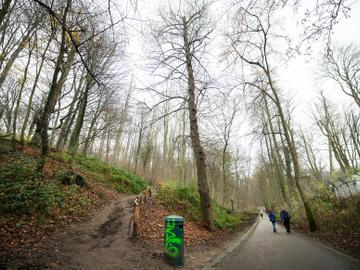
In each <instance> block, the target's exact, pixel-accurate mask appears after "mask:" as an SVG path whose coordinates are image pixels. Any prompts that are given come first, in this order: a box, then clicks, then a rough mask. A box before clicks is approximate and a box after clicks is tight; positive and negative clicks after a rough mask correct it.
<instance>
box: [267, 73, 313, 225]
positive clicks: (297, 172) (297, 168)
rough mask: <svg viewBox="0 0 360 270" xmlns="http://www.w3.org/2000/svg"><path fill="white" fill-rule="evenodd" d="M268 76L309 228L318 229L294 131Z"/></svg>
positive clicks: (268, 74) (268, 75)
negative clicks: (304, 182)
mask: <svg viewBox="0 0 360 270" xmlns="http://www.w3.org/2000/svg"><path fill="white" fill-rule="evenodd" d="M267 77H268V80H269V85H270V87H271V90H272V93H273V95H274V98H275V101H276V104H275V105H276V107H277V110H278V113H279V117H280V121H281V125H282V127H283V132H284V135H285V139H286V143H287V145H288V147H289V151H290V155H291V158H292V161H293V166H294V180H295V185H296V187H297V189H298V191H299V194H300V198H301V201H302V203H303V205H304V208H305V212H306V216H307V219H308V224H309V229H310V231H312V232H313V231H316V230H317V225H316V222H315V218H314V215H313V212H312V209H311V206H310V202H309V199H308V198H307V196H306V194H305V192H304V190H303V188H302V186H301V184H300V179H301V168H300V163H299V158H298V155H297V152H296V147H295V143H294V141H293V140H292V134H291V133H292V131H291V130H290V127H289V125H288V123H287V122H286V120H285V115H284V112H283V109H282V106H281V101H280V99H279V96H278V94H277V90H276V89H275V86H274V84H273V81H272V78H271V75H270V73H267Z"/></svg>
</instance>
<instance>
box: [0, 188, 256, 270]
mask: <svg viewBox="0 0 360 270" xmlns="http://www.w3.org/2000/svg"><path fill="white" fill-rule="evenodd" d="M110 193H111V192H110ZM109 198H112V199H111V201H110V202H109V203H108V204H107V205H105V206H103V207H102V208H101V209H98V210H97V211H95V212H93V213H92V214H91V215H90V216H89V217H88V219H87V220H84V221H83V222H77V223H74V224H71V225H69V226H68V227H64V228H63V229H61V228H58V230H56V231H54V232H53V233H52V234H51V235H49V236H46V237H43V238H42V239H41V244H40V243H36V244H35V243H33V244H35V245H34V246H32V247H29V246H28V247H27V251H28V254H27V256H25V257H24V256H22V257H18V258H16V256H15V257H14V258H13V260H11V262H9V261H8V263H7V266H5V264H3V266H2V267H1V264H0V269H9V270H10V269H90V270H91V269H94V270H95V269H172V267H170V266H168V265H167V264H166V263H165V262H164V260H163V255H162V254H163V250H162V241H163V240H162V239H163V238H162V237H163V224H162V221H163V217H164V216H166V215H167V214H169V211H168V210H166V208H164V207H163V206H161V205H160V204H159V203H157V202H156V201H155V200H154V199H152V200H150V202H149V203H148V204H147V207H146V213H147V214H146V216H145V217H146V219H147V224H152V225H153V226H152V227H151V228H150V227H149V228H146V229H145V228H144V227H141V230H140V234H141V235H140V237H139V238H138V239H136V240H132V239H130V238H129V229H130V228H129V224H130V219H131V218H132V217H133V202H134V199H135V196H134V195H125V194H116V193H113V194H109ZM252 222H254V218H253V219H252V220H251V221H249V222H248V223H246V224H243V225H242V226H241V227H238V228H237V230H235V231H219V230H218V231H214V232H208V231H207V230H205V229H204V228H202V227H201V225H200V224H197V223H194V222H186V223H185V235H186V238H185V241H186V246H185V253H186V254H185V267H184V269H201V268H202V267H203V266H205V265H207V264H208V263H209V262H210V261H211V260H212V259H214V258H215V257H216V256H217V255H218V254H220V253H221V252H223V251H224V250H226V249H227V246H228V245H230V243H231V242H232V240H233V239H235V238H238V236H239V234H240V235H241V234H242V233H243V232H245V231H246V229H247V228H248V227H249V226H250V225H251V224H252ZM22 238H26V232H24V233H23V235H22ZM11 253H12V254H16V253H17V251H16V250H12V251H11ZM20 253H23V252H20Z"/></svg>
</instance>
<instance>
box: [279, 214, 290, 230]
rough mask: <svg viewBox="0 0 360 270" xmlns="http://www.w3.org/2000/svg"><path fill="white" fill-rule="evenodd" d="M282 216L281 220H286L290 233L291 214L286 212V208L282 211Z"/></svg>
mask: <svg viewBox="0 0 360 270" xmlns="http://www.w3.org/2000/svg"><path fill="white" fill-rule="evenodd" d="M280 217H281V220H282V221H283V222H284V226H285V228H286V231H287V232H288V233H289V232H290V218H291V216H290V214H289V213H288V212H286V211H285V210H282V211H281V212H280Z"/></svg>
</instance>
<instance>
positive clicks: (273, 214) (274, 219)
mask: <svg viewBox="0 0 360 270" xmlns="http://www.w3.org/2000/svg"><path fill="white" fill-rule="evenodd" d="M269 220H270V222H271V223H272V225H273V232H276V214H275V211H270V213H269Z"/></svg>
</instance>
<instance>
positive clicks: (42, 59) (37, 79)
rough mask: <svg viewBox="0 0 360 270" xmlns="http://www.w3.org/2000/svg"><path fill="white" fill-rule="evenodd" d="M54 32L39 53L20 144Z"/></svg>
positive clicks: (23, 138)
mask: <svg viewBox="0 0 360 270" xmlns="http://www.w3.org/2000/svg"><path fill="white" fill-rule="evenodd" d="M54 34H55V31H53V32H52V34H51V36H50V38H49V40H48V42H47V44H46V47H45V49H44V52H43V53H42V54H41V61H40V66H39V70H38V71H37V73H36V76H35V80H34V83H33V86H32V89H31V93H30V97H29V101H28V106H27V108H26V113H25V118H24V123H23V126H22V129H21V133H20V141H21V144H24V141H25V130H26V127H27V124H28V121H29V117H30V113H31V107H32V102H33V98H34V94H35V90H36V87H37V83H38V81H39V78H40V74H41V71H42V68H43V65H44V62H45V55H46V53H47V51H48V49H49V46H50V43H51V42H52V40H53V39H54ZM29 133H30V132H29Z"/></svg>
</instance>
